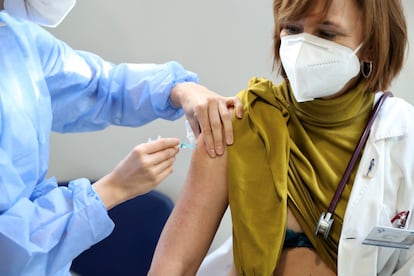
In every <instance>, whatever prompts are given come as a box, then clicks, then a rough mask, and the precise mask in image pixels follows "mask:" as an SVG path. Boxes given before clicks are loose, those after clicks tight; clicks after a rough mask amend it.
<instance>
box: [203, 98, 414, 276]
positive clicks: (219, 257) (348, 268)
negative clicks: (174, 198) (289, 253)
mask: <svg viewBox="0 0 414 276" xmlns="http://www.w3.org/2000/svg"><path fill="white" fill-rule="evenodd" d="M379 96H380V93H377V96H376V99H377V100H378V98H379ZM372 160H373V161H372ZM371 164H372V165H371ZM370 165H371V168H370ZM404 210H409V211H410V214H413V213H414V107H413V106H411V105H410V104H408V103H407V102H405V101H404V100H402V99H400V98H396V97H393V98H388V99H387V100H386V101H385V102H384V105H383V106H382V109H381V110H380V112H379V114H378V117H377V119H376V120H375V122H374V124H373V126H372V128H371V133H370V136H369V138H368V141H367V144H366V146H365V149H364V151H363V155H362V159H361V162H360V166H359V168H358V173H357V176H356V178H355V181H354V184H353V188H352V192H351V196H350V199H349V202H348V206H347V209H346V212H345V217H344V222H343V227H342V233H341V238H340V241H339V252H338V276H350V275H352V276H365V275H367V276H373V275H381V276H382V275H384V276H385V275H395V276H411V275H412V276H414V248H411V249H408V250H405V249H392V248H380V247H376V246H370V245H363V244H362V241H363V240H364V238H365V237H366V236H367V235H368V233H369V232H370V231H371V230H372V228H373V227H374V226H377V225H379V226H388V227H392V223H391V219H392V218H393V217H394V216H395V215H396V214H397V213H398V212H400V211H404ZM407 227H408V229H410V230H414V219H411V215H410V216H409V218H408V221H407ZM230 240H231V238H229V240H227V241H226V242H225V243H224V244H223V245H222V246H221V247H219V248H218V249H217V250H216V251H214V252H212V253H211V254H210V255H209V256H207V257H206V259H205V260H204V262H203V263H202V265H201V267H200V270H199V273H198V276H204V275H212V274H211V273H210V272H213V271H214V273H215V274H214V275H216V276H220V275H222V276H225V275H227V273H228V271H229V263H231V262H232V258H231V257H232V245H231V241H230ZM223 260H226V261H227V262H225V263H223ZM218 267H221V268H222V271H221V273H218V272H217V269H218Z"/></svg>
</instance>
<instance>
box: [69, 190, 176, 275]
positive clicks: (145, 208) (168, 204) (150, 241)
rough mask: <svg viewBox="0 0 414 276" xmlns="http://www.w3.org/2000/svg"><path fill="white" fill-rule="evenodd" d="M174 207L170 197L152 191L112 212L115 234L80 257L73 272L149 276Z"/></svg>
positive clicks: (74, 265)
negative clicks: (159, 241) (158, 245)
mask: <svg viewBox="0 0 414 276" xmlns="http://www.w3.org/2000/svg"><path fill="white" fill-rule="evenodd" d="M173 207H174V203H173V201H172V200H171V199H170V198H169V197H167V196H166V195H165V194H163V193H161V192H159V191H156V190H153V191H151V192H149V193H147V194H144V195H141V196H138V197H136V198H134V199H131V200H129V201H127V202H124V203H122V204H120V205H118V206H116V207H114V208H113V209H111V210H109V212H108V213H109V216H110V217H111V218H112V220H113V221H114V223H115V229H114V231H113V232H112V233H111V235H110V236H108V237H107V238H105V239H104V240H102V241H101V242H99V243H97V244H95V245H94V246H92V247H91V248H89V249H88V250H86V251H85V252H83V253H82V254H81V255H79V256H78V257H77V258H76V259H75V260H74V261H73V263H72V267H71V270H72V271H73V272H75V273H76V274H79V275H81V276H96V275H100V276H101V275H102V276H123V275H125V276H126V275H128V276H130V275H134V276H140V275H143V276H144V275H147V272H148V270H149V268H150V265H151V261H152V255H153V253H154V250H155V247H156V245H157V242H158V238H159V236H160V234H161V231H162V228H163V227H164V224H165V222H166V221H167V219H168V216H169V215H170V213H171V211H172V209H173Z"/></svg>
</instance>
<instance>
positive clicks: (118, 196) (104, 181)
mask: <svg viewBox="0 0 414 276" xmlns="http://www.w3.org/2000/svg"><path fill="white" fill-rule="evenodd" d="M92 187H93V188H94V190H95V192H96V193H97V194H98V195H99V197H100V198H101V200H102V202H103V204H104V205H105V207H106V209H107V210H109V209H112V208H113V207H115V206H116V205H118V204H120V203H122V202H124V201H125V199H124V198H125V196H124V193H123V192H122V191H121V189H119V188H118V187H117V185H116V184H115V183H114V181H113V180H112V179H111V177H110V175H106V176H104V177H102V178H101V179H99V180H98V181H96V182H95V183H94V184H93V185H92Z"/></svg>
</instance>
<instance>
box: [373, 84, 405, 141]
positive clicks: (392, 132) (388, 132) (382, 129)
mask: <svg viewBox="0 0 414 276" xmlns="http://www.w3.org/2000/svg"><path fill="white" fill-rule="evenodd" d="M382 94H383V93H382V92H379V93H377V94H376V95H375V102H376V101H378V100H379V98H380V97H381V95H382ZM401 101H403V100H402V99H400V98H397V97H389V98H387V99H386V100H385V102H384V104H383V106H382V108H381V110H380V112H379V113H378V117H377V119H376V121H375V122H374V124H373V126H372V131H371V134H372V136H373V137H371V138H372V139H373V140H374V141H378V140H382V139H387V138H392V137H399V136H403V135H405V134H407V132H408V121H409V119H410V118H409V114H408V113H407V112H401V110H400V111H399V112H393V110H396V109H397V108H399V109H401ZM398 106H399V107H398Z"/></svg>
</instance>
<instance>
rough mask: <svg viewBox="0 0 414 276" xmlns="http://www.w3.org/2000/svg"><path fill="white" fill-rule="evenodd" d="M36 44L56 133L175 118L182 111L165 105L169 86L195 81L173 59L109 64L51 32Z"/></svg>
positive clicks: (170, 105) (167, 103)
mask: <svg viewBox="0 0 414 276" xmlns="http://www.w3.org/2000/svg"><path fill="white" fill-rule="evenodd" d="M46 36H47V35H46ZM40 43H41V45H40V46H39V53H40V58H41V60H42V62H43V67H44V70H45V72H44V74H45V77H46V82H47V86H48V88H49V91H50V94H51V99H52V108H53V115H54V116H53V130H55V131H59V132H80V131H90V130H99V129H103V128H105V127H107V126H108V125H111V124H112V125H123V126H140V125H143V124H146V123H148V122H150V121H152V120H155V119H158V118H162V119H168V120H175V119H178V118H180V117H181V116H182V115H183V110H182V109H181V108H177V107H174V106H173V105H172V104H171V102H170V100H169V96H170V92H171V89H172V88H173V87H174V86H175V85H176V84H177V83H179V82H198V78H197V75H196V74H194V73H192V72H190V71H186V70H185V69H184V68H183V67H182V66H181V65H180V64H179V63H177V62H175V61H171V62H167V63H165V64H129V63H121V64H118V65H115V64H113V63H111V62H107V61H104V60H103V59H102V58H100V57H99V56H97V55H94V54H92V53H90V52H85V51H74V50H73V49H71V48H70V47H69V46H68V45H67V44H66V43H64V42H62V41H59V40H57V39H55V38H53V37H51V36H50V37H48V36H47V39H45V38H42V40H41V41H40Z"/></svg>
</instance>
